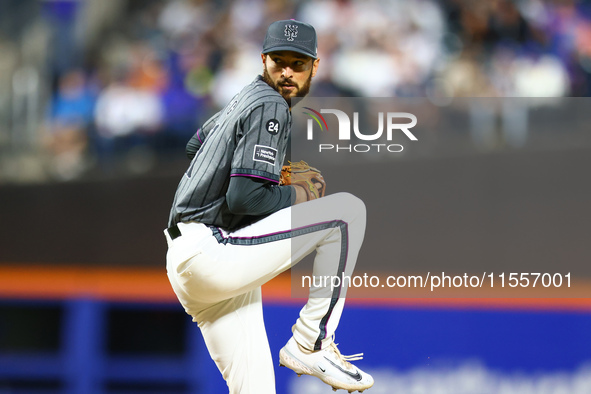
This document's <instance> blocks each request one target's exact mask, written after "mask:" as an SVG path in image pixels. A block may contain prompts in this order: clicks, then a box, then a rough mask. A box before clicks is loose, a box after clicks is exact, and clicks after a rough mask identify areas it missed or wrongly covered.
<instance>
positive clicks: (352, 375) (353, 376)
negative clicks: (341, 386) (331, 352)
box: [322, 356, 361, 381]
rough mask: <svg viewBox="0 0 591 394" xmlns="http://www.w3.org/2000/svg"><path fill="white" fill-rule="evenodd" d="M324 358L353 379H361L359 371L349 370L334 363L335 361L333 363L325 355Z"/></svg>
mask: <svg viewBox="0 0 591 394" xmlns="http://www.w3.org/2000/svg"><path fill="white" fill-rule="evenodd" d="M324 358H325V359H326V361H328V362H329V363H331V364H332V365H334V367H335V368H337V369H338V370H340V371H341V372H342V373H345V374H347V375H349V376H350V377H352V378H353V379H355V380H357V381H360V380H361V374H360V373H359V371H357V373H353V372H349V371H347V370H346V369H343V368H341V367H339V366H338V365H336V364H335V363H333V362H332V361H330V360H329V359H328V358H326V356H325V357H324ZM322 372H324V371H322Z"/></svg>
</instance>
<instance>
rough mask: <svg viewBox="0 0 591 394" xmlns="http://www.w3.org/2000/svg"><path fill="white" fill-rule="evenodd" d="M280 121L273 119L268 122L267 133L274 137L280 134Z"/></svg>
mask: <svg viewBox="0 0 591 394" xmlns="http://www.w3.org/2000/svg"><path fill="white" fill-rule="evenodd" d="M279 127H280V126H279V121H278V120H277V119H271V120H269V121H268V122H267V131H268V132H269V133H271V134H273V135H276V134H277V133H279Z"/></svg>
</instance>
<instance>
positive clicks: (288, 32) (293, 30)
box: [285, 25, 298, 41]
mask: <svg viewBox="0 0 591 394" xmlns="http://www.w3.org/2000/svg"><path fill="white" fill-rule="evenodd" d="M297 36H298V26H297V25H285V37H287V41H293V39H294V38H296V37H297Z"/></svg>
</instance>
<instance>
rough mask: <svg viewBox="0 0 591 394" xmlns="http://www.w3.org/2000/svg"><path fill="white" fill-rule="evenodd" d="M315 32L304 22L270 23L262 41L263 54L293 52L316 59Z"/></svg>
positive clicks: (293, 20) (290, 20)
mask: <svg viewBox="0 0 591 394" xmlns="http://www.w3.org/2000/svg"><path fill="white" fill-rule="evenodd" d="M317 47H318V42H317V40H316V30H314V28H313V27H312V26H311V25H309V24H307V23H304V22H300V21H296V20H295V19H289V20H284V21H277V22H273V23H271V25H270V26H269V28H268V29H267V35H266V36H265V41H263V53H269V52H276V51H294V52H297V53H301V54H303V55H306V56H310V57H311V58H314V59H316V58H318V55H317V54H316V50H317Z"/></svg>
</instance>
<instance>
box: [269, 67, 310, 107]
mask: <svg viewBox="0 0 591 394" xmlns="http://www.w3.org/2000/svg"><path fill="white" fill-rule="evenodd" d="M263 81H265V82H266V83H267V85H269V86H270V87H272V88H273V89H275V90H276V91H277V93H279V94H280V95H281V97H283V98H284V99H285V101H287V105H289V108H291V98H292V96H291V94H292V92H290V91H287V90H285V89H283V88H282V86H281V85H282V84H283V83H286V82H288V80H286V79H283V78H282V79H280V80H278V81H277V83H274V82H273V80H271V76H270V75H269V73H268V72H267V67H265V68H264V70H263ZM289 83H290V84H292V85H295V87H296V89H297V92H296V94H295V96H294V97H306V95H307V94H308V93H309V92H310V85H311V84H312V72H311V71H310V75H309V76H308V79H307V80H306V82H304V85H303V86H302V87H300V86H298V85H297V84H296V83H295V82H292V81H289Z"/></svg>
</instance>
